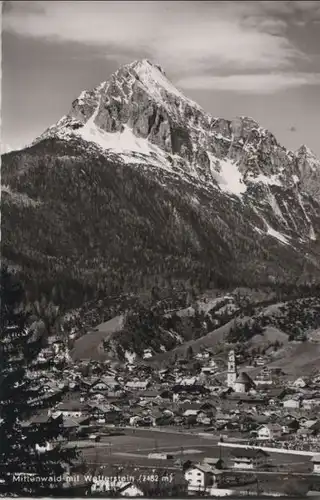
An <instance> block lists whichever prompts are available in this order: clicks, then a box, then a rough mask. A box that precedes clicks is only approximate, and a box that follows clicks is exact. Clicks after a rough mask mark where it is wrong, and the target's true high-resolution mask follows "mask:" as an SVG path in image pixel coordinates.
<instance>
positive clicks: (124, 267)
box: [2, 60, 320, 296]
mask: <svg viewBox="0 0 320 500" xmlns="http://www.w3.org/2000/svg"><path fill="white" fill-rule="evenodd" d="M150 82H151V83H150ZM159 82H160V83H159ZM168 82H169V81H168V80H167V78H166V77H165V74H164V72H163V70H162V69H159V68H158V66H157V65H154V64H150V63H149V62H148V61H146V60H144V61H140V62H139V61H135V62H134V63H131V64H129V65H125V66H123V67H122V68H120V69H119V70H118V71H117V72H116V73H114V75H112V77H111V78H110V79H109V80H108V81H107V82H102V83H101V84H99V85H98V86H96V87H95V88H94V89H93V90H92V91H84V92H82V93H81V94H80V95H79V96H78V98H77V99H75V100H74V101H73V103H72V105H71V109H70V110H69V112H68V113H67V115H65V116H64V117H62V118H61V119H60V120H59V121H58V122H57V123H56V124H54V125H53V126H51V127H49V128H48V129H47V130H46V131H44V133H43V134H41V136H40V137H38V138H37V139H35V141H33V143H32V144H31V145H30V146H29V147H27V148H25V149H23V150H20V151H16V152H11V153H9V154H7V155H4V156H3V184H5V185H6V186H7V187H6V190H4V192H3V194H4V196H3V200H2V205H3V208H4V212H5V215H6V217H5V219H6V220H5V224H4V236H5V237H4V246H3V248H4V256H5V258H7V259H8V260H9V261H10V262H16V263H18V264H19V265H21V266H22V268H25V269H27V270H28V273H29V278H30V279H31V277H32V278H35V277H37V276H38V278H39V275H41V276H42V278H41V280H40V281H41V282H42V281H43V285H41V286H44V288H50V287H52V286H53V285H54V284H55V283H56V282H57V281H59V280H62V276H63V274H64V273H65V275H66V277H67V278H66V277H64V278H63V281H65V280H66V282H68V283H69V285H66V284H65V285H64V286H65V287H67V286H69V287H71V288H75V289H78V293H79V296H80V295H81V293H82V292H81V290H84V289H86V290H87V292H86V293H96V292H97V290H100V291H101V293H102V292H103V293H109V292H110V293H111V292H112V291H114V290H115V289H116V290H122V289H123V288H126V287H127V288H130V287H131V286H133V287H135V285H136V284H137V283H139V286H142V287H144V286H153V285H151V284H150V283H153V284H154V282H155V281H156V280H159V279H160V280H170V279H171V278H170V276H174V279H180V280H182V281H184V282H187V281H188V280H190V279H192V280H193V281H197V280H198V281H199V282H202V285H201V286H204V287H205V286H209V285H210V281H211V282H212V281H213V282H214V281H215V280H216V281H219V280H220V281H221V280H222V282H223V279H224V278H223V277H224V276H225V279H226V282H228V280H229V281H230V279H231V280H232V279H235V280H236V281H237V283H240V282H241V280H244V281H245V280H246V279H249V280H254V279H255V278H254V277H256V279H257V280H258V281H259V280H262V281H263V280H266V281H268V280H271V282H272V281H273V282H274V281H277V280H279V279H280V280H287V279H290V280H292V279H293V280H297V279H300V280H309V281H311V282H312V281H313V280H315V279H318V277H319V276H320V263H319V262H320V259H319V257H320V247H319V238H318V235H319V233H320V178H319V176H320V163H319V161H318V160H317V158H316V157H315V156H313V154H312V153H311V152H310V151H309V150H307V149H304V148H299V150H298V151H299V152H298V153H294V152H291V151H288V150H287V149H286V148H284V147H283V146H281V145H280V144H279V143H278V141H277V140H276V138H275V136H274V135H273V134H272V133H271V132H269V131H267V130H266V129H264V128H262V127H260V126H259V124H258V123H257V122H256V121H255V120H253V119H251V118H249V117H239V118H237V119H234V120H225V119H223V118H214V117H212V116H210V115H209V114H208V113H206V112H205V111H203V110H202V108H201V107H200V106H198V105H196V104H195V103H193V101H190V100H189V99H188V98H186V97H184V96H183V94H181V93H180V91H177V90H176V89H175V88H174V87H173V86H172V84H171V83H170V82H169V83H168ZM151 84H152V85H151ZM19 196H20V198H19ZM28 200H29V202H28ZM30 200H31V201H30ZM37 241H38V242H37ZM37 273H38V274H37ZM135 276H136V277H137V276H138V278H136V282H137V283H134V281H135ZM38 278H37V279H38ZM148 279H149V284H148V285H145V284H143V283H144V280H148ZM46 282H47V283H48V285H47V286H45V285H44V284H45V283H46ZM49 283H50V285H49ZM40 288H41V287H40ZM94 291H95V292H94Z"/></svg>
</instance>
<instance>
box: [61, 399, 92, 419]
mask: <svg viewBox="0 0 320 500" xmlns="http://www.w3.org/2000/svg"><path fill="white" fill-rule="evenodd" d="M88 411H90V407H89V405H87V404H85V403H81V402H80V401H66V402H61V403H60V404H58V406H56V408H55V409H54V410H53V411H52V416H53V418H56V417H58V416H59V415H62V416H63V417H71V418H72V417H75V418H79V417H83V416H86V415H87V414H88Z"/></svg>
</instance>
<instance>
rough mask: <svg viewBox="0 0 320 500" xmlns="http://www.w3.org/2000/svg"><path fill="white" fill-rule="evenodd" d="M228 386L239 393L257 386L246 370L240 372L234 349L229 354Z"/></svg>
mask: <svg viewBox="0 0 320 500" xmlns="http://www.w3.org/2000/svg"><path fill="white" fill-rule="evenodd" d="M227 386H228V387H230V388H231V389H233V390H234V392H238V393H245V392H248V391H250V389H253V388H254V387H255V384H254V382H253V380H252V379H251V377H249V375H248V374H247V373H246V372H241V373H240V374H239V373H238V370H237V363H236V355H235V352H234V351H233V350H232V351H230V352H229V356H228V374H227Z"/></svg>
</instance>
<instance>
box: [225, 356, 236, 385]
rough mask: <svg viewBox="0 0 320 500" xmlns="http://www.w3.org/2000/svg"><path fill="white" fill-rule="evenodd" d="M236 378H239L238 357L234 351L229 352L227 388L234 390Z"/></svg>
mask: <svg viewBox="0 0 320 500" xmlns="http://www.w3.org/2000/svg"><path fill="white" fill-rule="evenodd" d="M236 378H237V366H236V356H235V352H234V351H233V350H232V351H230V352H229V356H228V375H227V386H228V387H231V388H232V389H234V384H235V381H236Z"/></svg>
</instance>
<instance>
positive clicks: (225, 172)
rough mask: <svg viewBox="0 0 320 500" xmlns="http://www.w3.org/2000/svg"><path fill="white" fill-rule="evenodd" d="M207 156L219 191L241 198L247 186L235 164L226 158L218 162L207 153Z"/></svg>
mask: <svg viewBox="0 0 320 500" xmlns="http://www.w3.org/2000/svg"><path fill="white" fill-rule="evenodd" d="M207 155H208V157H209V160H210V170H211V175H212V177H213V179H214V180H215V181H216V182H217V183H218V186H219V187H220V189H221V191H224V192H226V193H229V194H232V195H235V196H241V195H242V194H243V193H245V191H246V189H247V186H246V185H245V184H244V182H243V177H242V174H241V173H240V171H239V169H238V167H237V165H236V163H235V162H233V161H231V160H229V159H227V158H226V159H224V160H221V159H219V160H218V159H217V158H216V157H215V156H213V155H212V154H211V153H209V152H207Z"/></svg>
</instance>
